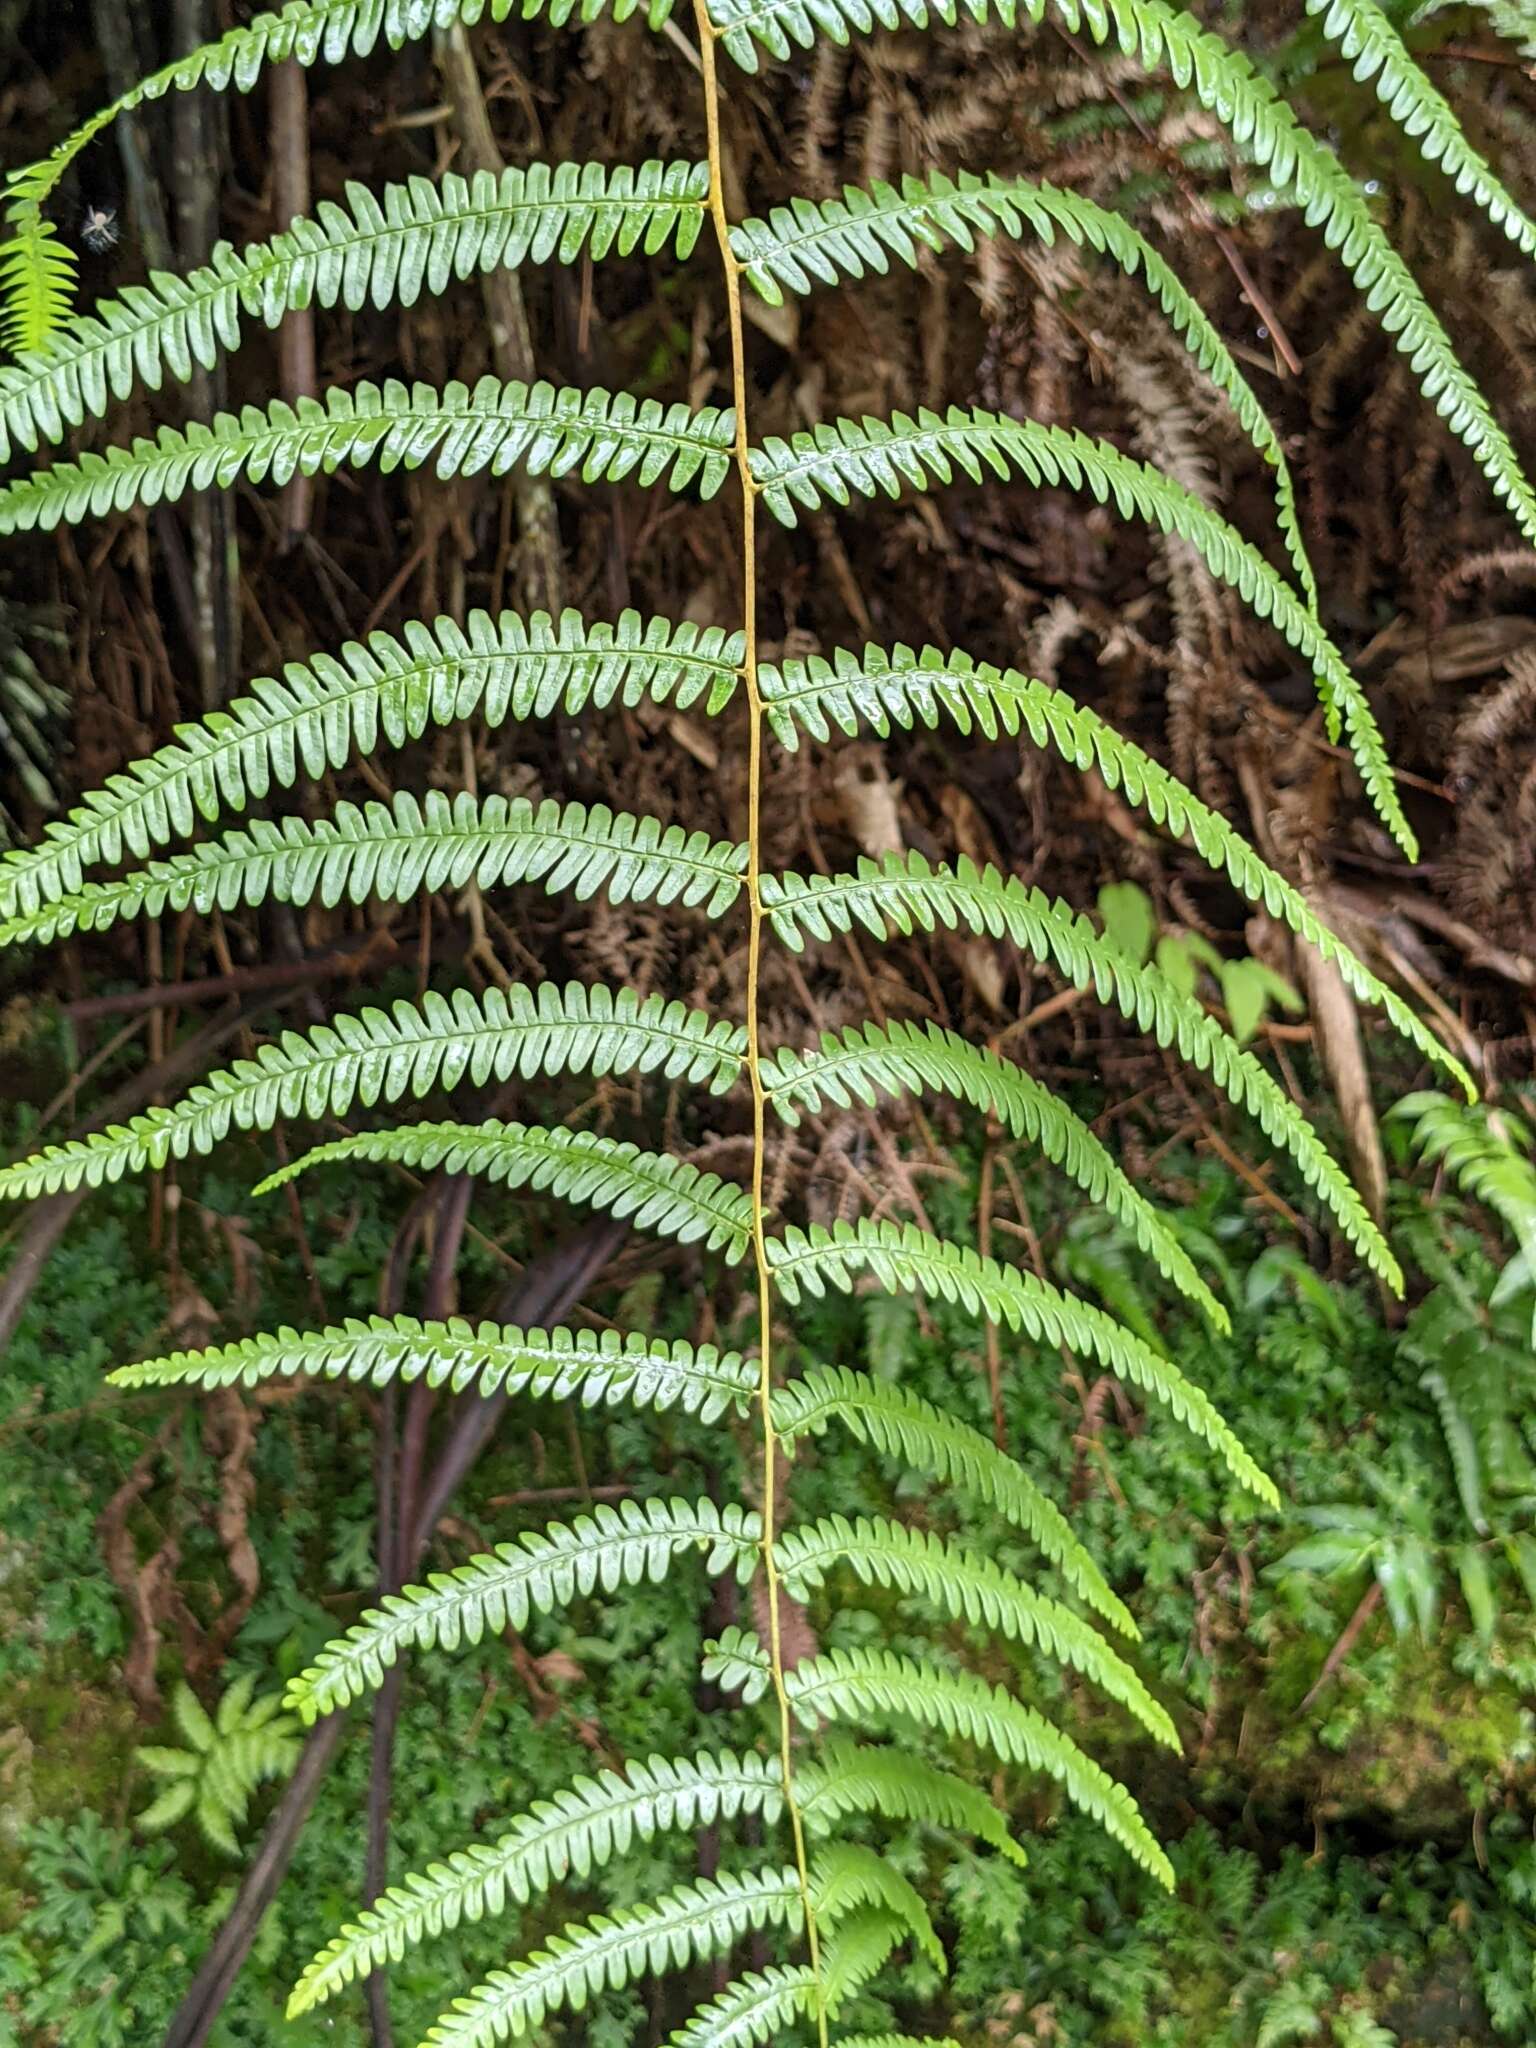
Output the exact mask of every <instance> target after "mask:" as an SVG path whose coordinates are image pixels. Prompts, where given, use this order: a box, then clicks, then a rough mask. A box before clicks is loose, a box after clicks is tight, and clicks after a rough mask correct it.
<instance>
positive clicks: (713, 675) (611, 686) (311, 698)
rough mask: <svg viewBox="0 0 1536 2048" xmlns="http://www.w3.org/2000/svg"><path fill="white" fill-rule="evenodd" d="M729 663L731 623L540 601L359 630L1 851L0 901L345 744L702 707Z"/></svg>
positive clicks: (180, 825) (185, 729)
mask: <svg viewBox="0 0 1536 2048" xmlns="http://www.w3.org/2000/svg"><path fill="white" fill-rule="evenodd" d="M740 660H741V635H740V634H739V633H737V634H727V633H725V632H723V631H721V630H720V628H718V627H698V626H691V625H681V626H675V625H673V624H672V623H671V622H670V621H669V620H667V619H651V620H650V621H648V622H647V621H645V620H642V619H641V617H640V614H639V613H638V612H632V611H630V612H625V613H623V614H622V616H621V617H620V618H619V620H618V622H617V624H616V625H605V624H595V625H589V624H588V623H587V622H586V620H584V619H583V618H582V617H581V615H580V614H579V613H578V612H574V611H567V612H565V613H563V614H562V615H561V618H560V622H559V624H558V626H557V625H556V624H555V622H554V621H553V620H552V619H551V618H550V617H549V615H548V613H547V612H535V613H534V615H533V617H532V618H531V619H529V620H527V621H526V622H525V621H524V620H522V619H520V618H518V617H517V616H516V615H515V614H514V613H512V612H503V613H502V614H501V616H500V617H499V618H497V619H492V618H491V617H490V615H489V614H488V613H486V612H471V613H470V615H469V619H468V621H467V622H466V625H465V627H464V628H463V629H462V630H461V629H460V628H459V627H458V626H457V625H455V624H454V623H453V621H452V620H451V619H438V620H437V621H436V622H435V623H434V624H433V625H431V626H427V625H421V624H412V625H409V626H407V627H406V628H405V631H404V637H403V641H402V640H397V639H395V638H393V637H392V636H391V635H390V634H388V633H374V634H371V635H370V636H369V639H368V643H367V645H366V646H363V645H362V644H361V643H359V642H357V641H353V642H352V643H351V644H350V645H349V646H347V647H345V648H343V650H342V653H341V656H340V659H335V658H333V657H331V656H328V655H318V656H316V657H315V658H314V659H313V660H312V661H310V662H307V663H301V662H290V663H289V665H288V667H287V668H286V669H285V670H284V671H283V677H282V680H281V681H278V680H277V679H276V678H275V677H271V676H266V677H262V678H261V679H260V680H258V681H257V682H256V683H255V684H254V685H253V689H252V694H251V695H250V696H249V697H238V698H236V699H235V701H234V702H233V703H232V704H231V705H230V707H229V709H228V710H227V711H217V712H213V713H211V714H210V716H209V717H207V718H206V719H204V720H202V721H201V722H200V723H198V724H195V725H183V726H179V727H178V728H177V738H176V739H175V741H174V742H173V743H172V744H171V745H170V746H167V747H162V748H161V749H160V750H159V752H158V753H155V754H151V755H149V756H148V758H147V759H145V760H142V761H136V762H135V763H134V764H133V766H132V767H131V768H129V769H126V770H125V771H124V772H123V773H122V774H119V775H115V776H113V777H112V779H111V781H110V782H108V783H107V785H106V787H105V788H104V789H101V790H98V791H96V792H95V793H94V794H93V795H91V796H89V797H87V798H86V799H85V801H84V802H83V803H81V804H79V805H78V806H77V807H76V808H75V809H74V810H73V811H71V812H70V814H69V816H68V817H67V818H63V819H60V820H58V821H57V822H55V823H54V824H52V825H50V826H49V827H48V829H47V832H46V833H45V834H44V837H43V839H42V841H41V842H40V844H39V845H37V846H36V847H19V848H17V849H16V850H15V851H14V852H11V853H8V854H6V855H5V856H4V858H0V912H3V914H4V915H5V916H6V917H7V918H15V917H24V916H26V915H27V914H29V913H32V912H36V911H38V910H40V909H42V908H44V907H45V906H47V905H49V904H50V903H53V902H56V901H57V900H58V899H59V898H60V897H62V896H65V895H69V894H73V893H75V892H78V891H79V890H80V889H81V887H82V886H83V882H84V870H85V866H86V864H87V863H88V862H90V861H96V860H101V861H115V860H119V859H121V858H122V857H123V855H124V854H125V853H131V854H136V855H138V856H139V858H140V859H142V858H144V856H145V855H147V854H148V853H149V852H150V851H151V850H152V849H153V848H154V847H156V846H163V845H165V844H166V843H167V842H168V841H169V840H170V839H172V838H173V837H174V836H175V835H176V834H177V833H189V832H191V831H192V830H193V829H194V828H195V826H196V825H197V823H198V821H199V820H200V819H203V820H208V821H212V820H215V819H217V818H218V817H219V815H220V811H221V808H222V807H224V806H226V805H227V806H228V807H229V808H230V809H231V810H243V809H244V808H245V807H246V806H247V805H248V804H249V803H252V802H255V801H257V800H259V799H260V798H262V797H264V796H266V795H267V794H268V793H269V791H271V790H273V789H291V788H292V787H293V786H294V784H295V783H297V782H298V781H299V779H300V777H301V776H302V775H309V776H319V775H321V774H323V773H324V772H325V770H326V769H327V768H334V769H341V768H344V767H345V766H346V765H347V763H348V762H349V761H350V760H351V758H352V755H353V753H354V752H356V753H359V754H371V753H373V752H374V751H375V749H377V748H378V747H379V746H381V745H388V746H391V747H402V746H404V745H405V744H406V743H407V741H409V740H414V739H420V737H421V735H422V734H423V733H424V732H426V731H427V730H428V728H429V727H431V726H439V725H450V724H452V723H453V722H454V721H455V720H457V719H461V718H469V717H472V716H478V717H480V718H482V719H484V721H485V722H486V724H487V725H489V726H498V725H501V724H503V723H505V721H506V720H508V719H530V718H544V717H548V716H550V715H551V714H552V713H553V712H555V711H556V710H563V711H565V712H566V713H568V714H570V715H571V716H574V715H575V714H576V713H577V712H579V711H583V710H585V709H586V708H587V707H588V706H589V705H590V706H591V707H592V708H593V709H594V710H604V709H606V708H607V706H609V705H610V704H613V703H621V704H626V705H631V704H637V703H639V702H641V701H642V700H643V699H645V698H649V699H651V700H652V701H653V702H655V703H658V704H664V703H667V702H668V701H669V700H670V701H672V702H675V703H676V704H677V706H678V707H679V709H682V710H686V709H689V708H690V707H692V706H694V705H695V704H697V703H699V702H700V700H702V704H703V708H704V709H705V710H706V711H708V712H709V713H710V714H711V715H713V714H715V713H718V712H720V711H722V710H724V708H725V706H726V705H727V704H728V703H729V702H730V699H731V696H732V693H733V691H734V689H735V685H736V676H737V665H738V664H739V662H740Z"/></svg>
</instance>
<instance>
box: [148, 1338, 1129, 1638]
mask: <svg viewBox="0 0 1536 2048" xmlns="http://www.w3.org/2000/svg"><path fill="white" fill-rule="evenodd" d="M130 1370H132V1368H130ZM834 1420H835V1421H838V1422H841V1423H842V1424H843V1425H844V1426H845V1427H846V1428H847V1429H849V1430H851V1431H852V1433H853V1435H854V1436H855V1437H856V1438H857V1440H858V1441H859V1442H860V1443H861V1444H872V1445H873V1446H874V1448H875V1449H876V1450H877V1451H883V1452H884V1453H885V1455H886V1456H887V1457H889V1458H895V1459H897V1460H898V1461H899V1462H900V1463H901V1465H902V1466H903V1468H904V1469H905V1470H906V1471H909V1472H911V1471H919V1472H927V1473H929V1474H931V1475H932V1477H933V1478H935V1479H941V1480H944V1481H946V1482H947V1483H948V1484H949V1485H951V1486H954V1487H957V1488H959V1489H960V1491H961V1492H963V1493H968V1494H971V1495H972V1496H973V1497H974V1498H975V1499H977V1500H979V1501H984V1502H985V1503H986V1504H987V1505H988V1506H989V1507H992V1508H995V1509H996V1510H997V1512H998V1513H999V1514H1000V1515H1002V1516H1004V1517H1005V1518H1006V1519H1007V1520H1008V1521H1010V1522H1011V1523H1012V1524H1013V1526H1014V1527H1015V1528H1016V1529H1022V1530H1023V1532H1024V1534H1025V1535H1026V1536H1028V1537H1029V1539H1030V1541H1031V1542H1032V1543H1034V1544H1035V1545H1036V1546H1037V1547H1038V1548H1039V1549H1040V1550H1041V1551H1043V1552H1044V1554H1045V1556H1046V1557H1047V1558H1048V1559H1049V1560H1050V1562H1051V1563H1052V1564H1053V1565H1055V1567H1056V1569H1057V1570H1058V1571H1059V1572H1060V1573H1061V1575H1062V1577H1063V1578H1064V1579H1065V1580H1066V1582H1067V1584H1068V1585H1069V1586H1070V1587H1071V1588H1072V1590H1073V1592H1074V1593H1076V1594H1077V1596H1078V1598H1079V1599H1080V1600H1084V1601H1086V1602H1087V1604H1088V1605H1089V1606H1090V1607H1092V1608H1093V1609H1094V1610H1095V1611H1096V1612H1097V1613H1098V1614H1100V1615H1102V1616H1103V1617H1104V1619H1105V1620H1106V1621H1108V1622H1110V1623H1112V1624H1113V1626H1114V1627H1116V1628H1118V1629H1119V1630H1120V1631H1121V1632H1122V1633H1123V1634H1124V1635H1127V1636H1129V1637H1130V1638H1131V1639H1132V1640H1133V1641H1138V1640H1139V1639H1140V1635H1141V1631H1140V1630H1139V1629H1138V1628H1137V1626H1136V1624H1135V1622H1134V1621H1133V1620H1132V1618H1131V1614H1130V1610H1129V1609H1128V1608H1127V1607H1126V1606H1125V1605H1124V1604H1123V1603H1122V1602H1121V1601H1120V1600H1118V1599H1117V1598H1116V1596H1115V1595H1114V1594H1113V1593H1112V1592H1111V1591H1110V1589H1109V1587H1108V1585H1107V1584H1106V1583H1105V1579H1104V1574H1103V1573H1102V1572H1101V1571H1100V1570H1099V1567H1098V1565H1097V1564H1096V1563H1095V1562H1094V1560H1093V1558H1092V1557H1091V1556H1090V1555H1089V1553H1088V1552H1087V1551H1086V1550H1085V1549H1084V1548H1083V1545H1082V1544H1081V1543H1080V1542H1079V1541H1078V1539H1077V1537H1076V1536H1074V1535H1073V1533H1072V1528H1071V1525H1070V1523H1069V1522H1068V1521H1067V1518H1066V1516H1065V1515H1064V1514H1063V1513H1062V1512H1061V1509H1060V1508H1059V1507H1057V1505H1056V1503H1055V1502H1054V1501H1053V1500H1051V1499H1050V1497H1049V1496H1048V1495H1047V1494H1044V1493H1042V1492H1041V1490H1040V1488H1039V1487H1038V1486H1036V1484H1035V1482H1034V1481H1033V1480H1032V1479H1031V1478H1030V1476H1029V1474H1028V1473H1027V1472H1026V1471H1025V1470H1024V1468H1023V1466H1022V1465H1021V1464H1020V1463H1019V1462H1018V1460H1017V1459H1016V1458H1011V1457H1009V1455H1008V1453H1007V1452H1006V1451H1002V1450H999V1449H998V1447H997V1445H996V1444H994V1443H993V1442H992V1440H991V1439H990V1438H989V1437H985V1436H983V1435H982V1434H981V1431H980V1430H978V1429H972V1428H971V1426H970V1424H969V1423H967V1422H961V1421H960V1420H959V1419H958V1418H957V1417H955V1416H953V1415H948V1414H946V1413H945V1411H944V1410H943V1409H942V1408H936V1407H935V1406H934V1404H933V1403H932V1402H931V1401H925V1400H923V1398H922V1397H921V1395H919V1394H914V1393H912V1392H910V1391H909V1390H908V1389H907V1388H905V1387H900V1386H897V1385H896V1384H895V1383H894V1382H893V1381H890V1380H880V1379H876V1378H874V1376H873V1375H872V1374H870V1373H862V1372H854V1371H853V1370H852V1369H851V1368H850V1367H848V1366H836V1365H834V1366H819V1367H817V1368H816V1369H814V1370H813V1371H811V1372H808V1373H806V1374H805V1375H804V1377H803V1378H801V1379H797V1380H791V1381H790V1382H789V1383H788V1384H787V1385H786V1386H782V1387H776V1388H775V1389H774V1393H773V1426H774V1429H775V1430H776V1431H777V1433H778V1435H779V1437H780V1439H781V1441H782V1442H783V1443H784V1444H785V1446H786V1448H791V1447H792V1446H793V1444H794V1440H795V1438H796V1437H797V1436H802V1435H804V1434H805V1433H806V1431H808V1430H809V1431H810V1432H811V1433H812V1434H815V1435H819V1434H820V1432H821V1431H822V1430H824V1429H825V1428H826V1426H827V1424H828V1423H829V1422H831V1421H834Z"/></svg>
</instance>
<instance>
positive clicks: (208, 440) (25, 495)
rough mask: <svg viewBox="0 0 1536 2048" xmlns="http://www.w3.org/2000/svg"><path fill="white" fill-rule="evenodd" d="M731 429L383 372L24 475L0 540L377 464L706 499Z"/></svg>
mask: <svg viewBox="0 0 1536 2048" xmlns="http://www.w3.org/2000/svg"><path fill="white" fill-rule="evenodd" d="M735 431H736V428H735V420H734V416H733V415H732V413H731V412H730V410H729V409H725V410H722V409H721V408H720V407H719V406H714V405H711V406H705V407H704V408H703V410H702V411H700V412H690V411H689V409H688V407H687V406H686V405H682V404H674V405H663V404H662V402H661V400H660V399H659V398H635V397H634V396H632V395H631V394H630V393H629V392H627V391H619V392H610V391H603V390H596V391H576V390H573V389H570V388H566V389H563V390H556V388H555V387H554V385H553V384H543V383H540V384H533V385H528V384H519V383H516V382H512V383H505V384H504V383H503V382H502V381H501V379H500V378H498V377H482V378H481V379H480V381H479V382H478V383H477V384H476V385H475V387H474V389H473V390H471V389H470V388H469V386H468V385H467V384H461V383H459V382H458V381H457V380H455V381H454V382H453V383H451V384H446V385H444V386H443V388H442V390H441V391H438V390H435V389H434V388H433V387H432V386H431V385H430V384H415V385H412V386H410V387H407V386H406V385H404V384H402V383H401V382H400V380H399V379H398V378H396V377H391V378H389V379H388V380H387V381H386V382H385V384H384V385H383V387H382V389H381V388H380V386H378V385H377V384H369V383H361V384H357V385H354V386H353V387H352V388H351V389H350V390H344V389H342V388H341V387H340V386H338V385H332V386H331V387H330V388H329V389H328V390H327V391H326V393H325V396H324V398H323V399H317V398H300V399H298V400H297V401H296V402H295V403H294V404H293V405H289V404H288V403H287V401H286V400H285V399H281V398H275V399H273V400H272V401H271V403H270V404H269V405H267V406H266V407H265V409H263V408H262V407H260V406H255V405H248V406H245V407H243V408H242V410H241V412H240V415H239V417H238V418H237V417H236V416H235V415H234V414H233V413H227V412H221V413H218V414H216V415H215V417H214V419H213V421H212V423H211V424H208V425H205V424H203V423H202V422H201V421H196V420H194V421H191V422H189V424H188V425H187V426H186V427H185V428H177V427H168V426H163V427H161V428H160V430H159V432H158V434H157V435H156V437H155V439H154V440H153V441H150V440H144V439H140V440H137V441H135V442H134V443H133V445H132V447H130V448H123V447H112V448H108V449H107V450H106V452H105V453H104V454H97V453H95V452H94V451H88V452H86V453H84V454H82V455H81V456H80V457H79V459H78V460H77V461H74V462H60V463H55V464H54V465H53V466H52V467H51V468H48V469H39V470H35V471H33V472H32V474H31V475H29V476H24V477H20V478H18V479H17V480H16V481H15V482H14V483H10V484H7V485H6V486H5V487H4V488H3V489H0V534H5V533H27V532H31V531H33V530H34V529H37V528H42V529H44V530H47V529H49V528H51V527H55V526H58V525H59V524H60V523H61V522H62V523H69V524H74V523H75V522H77V521H79V520H82V519H87V518H98V519H99V518H103V517H105V516H106V514H108V513H109V512H126V511H127V510H129V508H130V507H131V506H134V505H159V504H169V503H171V502H172V501H174V500H175V499H177V498H180V497H183V496H185V494H186V493H187V492H188V491H205V490H209V489H212V488H213V487H215V486H217V487H218V488H219V489H221V490H222V489H227V488H228V487H229V486H230V485H231V484H233V483H235V482H237V481H238V480H239V479H240V478H241V477H247V478H249V479H250V481H251V482H252V483H271V484H274V485H282V484H286V483H287V482H288V481H289V480H290V479H291V478H292V477H294V476H316V475H319V474H320V473H322V472H323V473H324V474H326V475H327V476H329V475H332V474H333V473H334V472H335V471H336V470H338V469H342V468H351V469H365V468H366V467H367V466H368V465H369V464H370V463H373V462H377V464H378V466H379V467H380V469H383V470H394V469H400V468H404V469H420V468H421V467H422V466H423V464H425V463H427V462H433V464H434V469H435V473H436V474H437V475H438V476H440V477H454V476H474V475H476V474H478V473H479V472H480V471H481V470H488V471H489V473H490V474H491V475H492V476H504V475H505V474H506V472H507V471H508V470H509V469H512V468H513V467H515V466H516V465H518V464H521V465H522V466H523V467H524V469H525V470H527V471H528V473H529V474H530V475H533V476H544V475H549V476H566V475H568V474H570V473H571V472H572V471H578V470H579V472H580V475H581V478H582V481H583V482H584V483H602V482H606V483H618V482H620V481H621V480H623V479H624V478H626V477H630V476H633V477H634V480H635V481H636V482H637V483H639V484H642V485H650V484H657V483H661V484H665V486H666V488H667V489H668V490H672V491H681V490H686V489H687V487H688V485H689V484H691V483H694V482H695V481H697V483H698V487H699V491H700V495H701V496H703V497H705V498H710V497H713V496H714V494H715V492H716V491H717V490H719V488H720V486H721V484H722V483H723V482H724V481H725V477H726V473H727V471H728V470H729V468H730V447H731V442H732V439H733V436H734V434H735ZM434 458H435V461H434Z"/></svg>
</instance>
